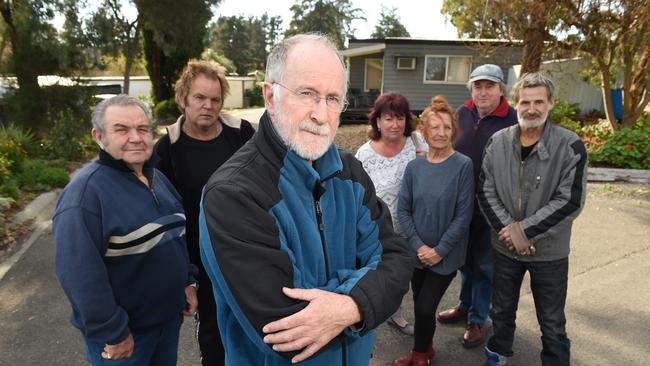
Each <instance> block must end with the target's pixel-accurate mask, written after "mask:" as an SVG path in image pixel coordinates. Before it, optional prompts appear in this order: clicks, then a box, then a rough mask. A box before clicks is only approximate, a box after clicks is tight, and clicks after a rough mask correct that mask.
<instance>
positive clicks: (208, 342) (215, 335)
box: [197, 268, 225, 366]
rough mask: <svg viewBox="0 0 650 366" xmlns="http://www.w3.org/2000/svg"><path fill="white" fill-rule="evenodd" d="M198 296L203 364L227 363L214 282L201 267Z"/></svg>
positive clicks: (200, 345) (212, 365) (213, 365)
mask: <svg viewBox="0 0 650 366" xmlns="http://www.w3.org/2000/svg"><path fill="white" fill-rule="evenodd" d="M197 297H198V300H199V312H198V324H197V339H198V342H199V349H200V350H201V365H203V366H217V365H219V366H222V365H225V352H224V350H223V344H222V343H221V334H220V333H219V327H218V326H217V305H216V302H215V300H214V294H213V293H212V283H211V282H210V278H209V277H208V275H207V274H206V273H205V271H204V270H203V269H202V268H201V269H199V291H198V296H197Z"/></svg>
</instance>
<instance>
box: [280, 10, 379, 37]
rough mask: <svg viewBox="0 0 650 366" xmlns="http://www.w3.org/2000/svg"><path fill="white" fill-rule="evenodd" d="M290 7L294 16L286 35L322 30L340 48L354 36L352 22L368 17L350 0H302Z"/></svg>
mask: <svg viewBox="0 0 650 366" xmlns="http://www.w3.org/2000/svg"><path fill="white" fill-rule="evenodd" d="M290 9H291V11H292V12H293V17H292V18H291V23H290V24H289V29H287V30H286V31H285V32H284V36H285V37H289V36H292V35H295V34H300V33H310V32H320V33H323V34H326V35H327V36H329V37H330V38H331V39H332V40H333V41H334V43H335V44H336V45H337V46H338V47H339V48H343V46H344V45H345V41H346V40H347V39H348V38H351V37H353V35H354V28H352V22H353V21H354V20H357V19H361V20H365V19H366V18H365V17H364V16H363V12H362V10H361V9H359V8H354V7H353V5H352V2H351V1H350V0H301V1H300V2H296V4H294V5H293V6H291V8H290Z"/></svg>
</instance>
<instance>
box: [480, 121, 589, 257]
mask: <svg viewBox="0 0 650 366" xmlns="http://www.w3.org/2000/svg"><path fill="white" fill-rule="evenodd" d="M519 136H520V128H519V125H514V126H511V127H509V128H506V129H503V130H501V131H499V132H497V133H496V134H494V135H493V136H492V138H491V139H490V141H488V143H487V145H486V147H485V153H484V157H483V165H482V169H481V174H480V176H479V183H478V190H477V192H478V193H477V199H478V202H479V206H480V208H481V211H483V214H484V216H485V218H486V219H487V221H488V223H489V224H490V226H492V229H493V231H492V244H493V246H494V248H495V249H496V250H497V251H498V252H499V253H501V254H504V255H506V256H508V257H511V258H515V259H517V260H520V261H535V262H538V261H552V260H557V259H562V258H565V257H567V256H568V255H569V242H570V240H571V226H572V223H573V220H574V219H575V218H576V217H577V216H578V214H579V213H580V211H581V210H582V207H583V206H584V202H585V196H586V184H587V151H586V149H585V146H584V144H583V143H582V141H581V140H580V138H579V137H578V135H576V134H575V133H573V132H571V131H569V130H567V129H565V128H562V127H560V126H557V125H555V124H553V123H552V122H551V121H550V119H548V120H547V121H546V123H545V127H544V132H543V133H542V137H541V139H540V140H539V141H538V142H537V145H536V146H535V147H534V149H533V151H532V152H531V153H530V155H528V157H527V158H526V159H525V160H524V161H521V143H520V141H519ZM514 221H519V222H521V225H522V229H523V230H524V233H525V235H526V237H527V238H528V240H529V241H530V242H531V244H533V245H534V246H535V248H536V253H535V255H533V256H519V255H517V253H515V252H512V251H510V250H508V248H507V247H506V246H505V244H504V243H503V242H502V241H500V240H499V239H498V235H497V233H498V232H499V231H500V230H501V229H502V228H503V227H504V226H506V225H508V224H510V223H512V222H514Z"/></svg>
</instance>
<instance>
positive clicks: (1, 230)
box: [0, 196, 15, 236]
mask: <svg viewBox="0 0 650 366" xmlns="http://www.w3.org/2000/svg"><path fill="white" fill-rule="evenodd" d="M14 202H15V200H14V199H12V198H9V197H2V196H0V236H3V235H5V234H6V232H7V220H6V215H5V212H6V211H7V210H8V209H9V208H10V207H11V205H12V204H13V203H14Z"/></svg>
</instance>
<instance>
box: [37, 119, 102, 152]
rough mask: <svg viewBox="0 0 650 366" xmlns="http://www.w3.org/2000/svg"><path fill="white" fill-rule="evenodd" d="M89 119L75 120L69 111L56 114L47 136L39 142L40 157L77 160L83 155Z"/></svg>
mask: <svg viewBox="0 0 650 366" xmlns="http://www.w3.org/2000/svg"><path fill="white" fill-rule="evenodd" d="M89 130H90V119H89V118H88V119H80V118H77V117H76V115H75V112H74V111H73V110H71V109H65V110H63V111H61V112H59V113H58V114H57V116H56V117H55V119H54V123H53V124H52V127H51V128H50V130H49V131H48V134H47V135H46V136H45V137H44V138H43V140H42V142H41V147H42V156H44V157H45V158H48V159H57V158H61V159H66V160H69V161H75V160H79V159H81V158H82V157H84V155H85V151H86V147H87V144H88V142H87V140H86V139H84V137H85V136H86V135H88V132H89Z"/></svg>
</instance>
